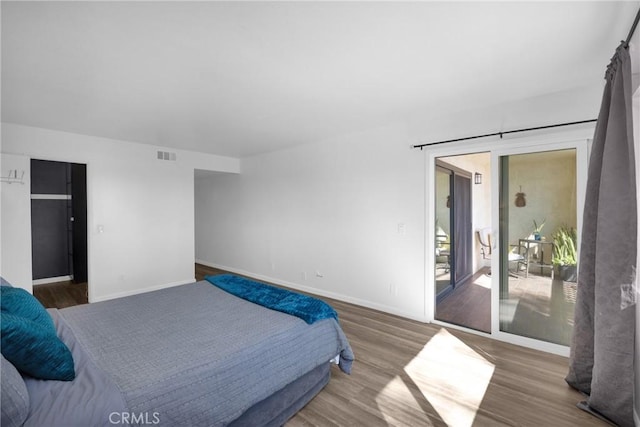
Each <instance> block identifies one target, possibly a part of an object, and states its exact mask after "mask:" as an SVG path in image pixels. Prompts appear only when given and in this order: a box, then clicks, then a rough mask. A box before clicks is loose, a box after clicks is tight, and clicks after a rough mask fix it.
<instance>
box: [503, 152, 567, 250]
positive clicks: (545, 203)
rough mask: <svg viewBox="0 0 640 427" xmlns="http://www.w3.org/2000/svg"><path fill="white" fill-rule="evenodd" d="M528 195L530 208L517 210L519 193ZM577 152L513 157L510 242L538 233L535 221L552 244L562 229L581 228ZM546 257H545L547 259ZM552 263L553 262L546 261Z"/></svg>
mask: <svg viewBox="0 0 640 427" xmlns="http://www.w3.org/2000/svg"><path fill="white" fill-rule="evenodd" d="M518 192H522V193H524V194H525V197H524V198H525V201H526V205H525V206H524V207H517V206H516V204H515V202H516V193H518ZM576 192H577V188H576V155H575V150H561V151H548V152H540V153H530V154H523V155H512V156H509V194H508V196H507V200H505V203H507V204H508V205H509V243H510V245H517V244H518V240H519V239H523V238H527V237H529V236H530V235H531V234H532V233H533V231H534V220H535V221H536V223H537V224H542V223H544V227H543V228H542V236H543V237H544V238H545V239H546V240H547V241H552V234H553V233H554V232H555V231H556V230H557V229H558V227H560V226H563V225H565V226H569V227H573V228H574V229H575V228H577V212H576V202H577V193H576ZM547 255H549V256H550V254H545V258H547ZM545 261H546V262H550V259H545Z"/></svg>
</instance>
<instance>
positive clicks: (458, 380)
mask: <svg viewBox="0 0 640 427" xmlns="http://www.w3.org/2000/svg"><path fill="white" fill-rule="evenodd" d="M494 369H495V365H494V364H493V363H490V362H489V361H487V360H486V359H485V358H484V357H482V356H481V355H480V354H478V353H477V352H476V351H474V350H473V349H472V348H470V347H469V346H467V345H466V344H465V343H464V342H462V341H460V340H459V339H458V338H456V337H454V336H453V335H451V334H450V333H449V332H447V331H446V330H445V329H441V330H440V331H439V332H438V333H437V334H436V335H435V336H434V337H433V338H431V339H430V340H429V342H428V343H427V344H426V345H425V346H424V348H423V349H422V350H421V351H420V353H418V355H417V356H416V357H414V358H413V360H411V362H409V363H408V364H407V365H406V366H405V368H404V370H405V372H406V373H407V375H408V376H409V377H410V378H411V380H413V382H414V383H415V385H416V386H417V387H418V388H419V389H420V392H421V393H422V395H423V396H424V397H425V398H426V399H427V401H428V402H429V404H430V405H431V406H432V407H433V408H434V409H435V410H436V411H437V412H438V414H439V415H440V417H441V418H442V420H443V421H444V422H445V423H447V425H450V426H458V427H465V426H471V425H472V424H473V420H474V418H475V416H476V413H477V411H478V408H479V407H480V403H481V402H482V399H483V397H484V394H485V392H486V391H487V387H488V386H489V383H490V381H491V377H492V376H493V371H494Z"/></svg>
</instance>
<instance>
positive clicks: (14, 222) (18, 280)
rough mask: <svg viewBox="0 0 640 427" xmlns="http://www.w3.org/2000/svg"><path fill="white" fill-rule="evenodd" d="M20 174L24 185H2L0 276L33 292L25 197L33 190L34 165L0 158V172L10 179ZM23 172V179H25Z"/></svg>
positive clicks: (28, 208)
mask: <svg viewBox="0 0 640 427" xmlns="http://www.w3.org/2000/svg"><path fill="white" fill-rule="evenodd" d="M11 170H17V171H18V176H19V177H20V176H22V177H23V180H22V182H23V183H22V184H20V183H7V182H3V183H2V184H0V185H2V204H0V215H1V217H2V220H1V221H0V222H1V225H0V240H1V241H2V245H1V247H2V249H1V250H0V275H1V276H2V277H4V279H5V280H7V281H8V282H9V283H11V284H12V285H13V286H16V287H21V288H23V289H26V290H28V291H29V292H31V290H32V286H31V277H32V276H31V220H30V218H31V199H30V197H25V192H27V193H29V192H30V188H31V163H30V161H29V158H28V157H25V156H16V155H11V154H0V172H1V174H2V176H3V177H7V176H9V172H10V171H11ZM22 172H24V175H22Z"/></svg>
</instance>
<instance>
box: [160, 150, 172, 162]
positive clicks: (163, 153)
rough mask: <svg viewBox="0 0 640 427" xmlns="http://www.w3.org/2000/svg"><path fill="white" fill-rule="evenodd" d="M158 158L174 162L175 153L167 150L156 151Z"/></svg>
mask: <svg viewBox="0 0 640 427" xmlns="http://www.w3.org/2000/svg"><path fill="white" fill-rule="evenodd" d="M158 160H169V161H171V162H175V161H176V153H170V152H169V151H158Z"/></svg>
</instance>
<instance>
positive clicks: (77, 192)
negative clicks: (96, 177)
mask: <svg viewBox="0 0 640 427" xmlns="http://www.w3.org/2000/svg"><path fill="white" fill-rule="evenodd" d="M86 169H87V168H86V165H84V164H77V163H65V162H55V161H48V160H36V159H32V160H31V255H32V275H33V284H34V293H36V292H37V290H36V287H38V286H40V285H49V284H53V283H55V284H62V283H65V284H66V285H67V286H70V285H78V286H82V287H83V289H86V287H87V280H88V270H87V184H86V182H87V180H86V173H87V171H86ZM76 288H77V286H76ZM53 289H54V288H51V291H52V292H57V291H54V290H53ZM41 290H42V289H41ZM67 291H70V292H71V293H75V292H74V290H73V286H72V288H71V290H67ZM82 293H84V294H85V297H86V290H85V291H83V292H82Z"/></svg>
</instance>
